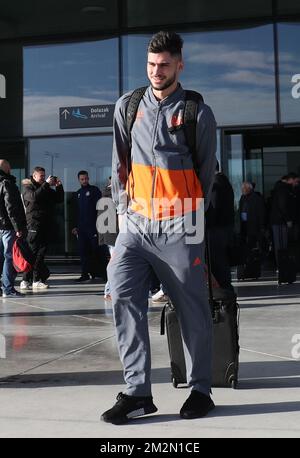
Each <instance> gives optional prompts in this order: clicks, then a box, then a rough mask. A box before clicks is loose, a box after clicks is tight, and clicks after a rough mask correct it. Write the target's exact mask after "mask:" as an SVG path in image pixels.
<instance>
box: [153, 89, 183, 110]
mask: <svg viewBox="0 0 300 458" xmlns="http://www.w3.org/2000/svg"><path fill="white" fill-rule="evenodd" d="M145 95H146V96H148V97H149V99H150V100H151V102H152V103H153V104H154V105H155V106H158V105H166V106H167V105H170V104H172V103H174V102H176V101H177V100H181V99H182V98H184V89H182V86H181V84H180V83H178V85H177V88H176V89H175V91H173V92H172V93H171V94H169V95H168V97H165V98H164V99H163V100H157V98H156V97H155V95H154V94H153V90H152V87H151V86H148V89H147V90H146V93H145Z"/></svg>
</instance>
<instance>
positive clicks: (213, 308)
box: [205, 227, 220, 321]
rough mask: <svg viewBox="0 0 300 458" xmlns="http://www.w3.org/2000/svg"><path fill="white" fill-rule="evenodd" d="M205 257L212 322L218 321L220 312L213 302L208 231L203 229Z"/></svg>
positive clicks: (216, 304) (217, 305)
mask: <svg viewBox="0 0 300 458" xmlns="http://www.w3.org/2000/svg"><path fill="white" fill-rule="evenodd" d="M205 255H206V267H207V282H208V301H209V305H210V309H211V314H212V317H213V320H214V321H218V320H219V312H220V310H219V304H218V303H217V302H216V301H215V300H214V296H213V283H212V272H211V252H210V238H209V231H208V230H207V228H206V227H205Z"/></svg>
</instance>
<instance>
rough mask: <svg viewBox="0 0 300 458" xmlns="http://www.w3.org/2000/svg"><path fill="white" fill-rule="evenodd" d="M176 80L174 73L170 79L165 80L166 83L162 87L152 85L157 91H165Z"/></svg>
mask: <svg viewBox="0 0 300 458" xmlns="http://www.w3.org/2000/svg"><path fill="white" fill-rule="evenodd" d="M175 81H176V76H175V75H174V76H173V77H172V78H170V79H169V80H167V81H166V82H165V84H164V85H163V86H161V87H155V86H153V84H152V83H151V86H152V88H153V89H155V90H156V91H164V90H166V89H168V88H169V87H170V86H172V84H174V82H175Z"/></svg>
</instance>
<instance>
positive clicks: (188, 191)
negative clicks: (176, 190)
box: [181, 159, 192, 197]
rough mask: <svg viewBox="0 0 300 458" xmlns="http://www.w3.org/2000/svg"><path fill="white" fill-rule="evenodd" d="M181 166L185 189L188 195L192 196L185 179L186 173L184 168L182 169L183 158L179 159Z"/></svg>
mask: <svg viewBox="0 0 300 458" xmlns="http://www.w3.org/2000/svg"><path fill="white" fill-rule="evenodd" d="M181 167H182V172H183V176H184V181H185V186H186V190H187V193H188V196H189V197H192V196H191V193H190V190H189V185H188V179H187V176H186V174H185V169H184V167H183V159H181Z"/></svg>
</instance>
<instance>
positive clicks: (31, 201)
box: [20, 167, 64, 289]
mask: <svg viewBox="0 0 300 458" xmlns="http://www.w3.org/2000/svg"><path fill="white" fill-rule="evenodd" d="M45 176H46V175H45V169H44V168H43V167H35V168H34V169H33V173H32V176H31V177H30V178H29V179H28V178H26V179H25V180H23V182H22V184H23V193H22V195H23V202H24V206H25V212H26V220H27V226H28V237H27V241H28V243H29V246H30V247H31V249H32V251H33V253H34V255H35V263H34V266H33V270H32V271H31V272H27V273H25V274H24V275H23V281H22V282H21V285H20V288H21V289H30V287H31V282H32V281H33V283H32V288H33V289H46V288H48V285H47V284H46V283H45V281H46V280H47V278H48V277H49V270H48V268H47V266H46V265H45V260H44V259H45V254H46V250H47V245H48V239H49V233H50V227H51V220H52V218H53V215H52V210H53V207H54V205H55V204H57V203H60V202H63V200H64V189H63V185H62V183H61V181H60V180H59V179H58V178H57V177H53V176H51V175H50V176H49V177H48V178H47V180H46V179H45ZM52 187H54V189H52Z"/></svg>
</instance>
